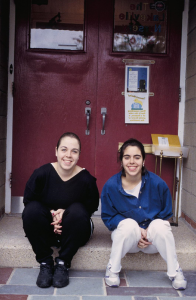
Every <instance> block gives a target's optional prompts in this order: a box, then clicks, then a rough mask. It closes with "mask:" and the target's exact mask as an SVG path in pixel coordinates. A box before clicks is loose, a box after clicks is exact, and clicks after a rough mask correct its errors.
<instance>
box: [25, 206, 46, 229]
mask: <svg viewBox="0 0 196 300" xmlns="http://www.w3.org/2000/svg"><path fill="white" fill-rule="evenodd" d="M44 218H46V219H48V220H49V222H52V216H51V214H50V211H49V209H48V208H47V207H46V206H45V205H43V204H42V203H41V202H38V201H31V202H29V203H28V204H27V205H26V206H25V208H24V210H23V213H22V219H23V225H24V226H25V225H27V226H28V225H30V224H34V225H38V224H40V223H42V222H43V219H44Z"/></svg>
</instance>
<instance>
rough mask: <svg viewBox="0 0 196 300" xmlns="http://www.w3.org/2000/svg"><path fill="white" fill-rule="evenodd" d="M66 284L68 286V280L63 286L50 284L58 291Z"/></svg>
mask: <svg viewBox="0 0 196 300" xmlns="http://www.w3.org/2000/svg"><path fill="white" fill-rule="evenodd" d="M68 284H69V280H68V281H67V282H66V283H65V284H64V285H58V284H52V286H53V287H55V288H59V289H60V288H63V287H65V286H67V285H68Z"/></svg>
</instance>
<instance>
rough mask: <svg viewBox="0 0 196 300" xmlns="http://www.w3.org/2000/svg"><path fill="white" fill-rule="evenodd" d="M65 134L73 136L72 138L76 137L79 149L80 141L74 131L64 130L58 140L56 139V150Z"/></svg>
mask: <svg viewBox="0 0 196 300" xmlns="http://www.w3.org/2000/svg"><path fill="white" fill-rule="evenodd" d="M67 136H69V137H71V138H74V139H76V140H77V141H78V143H79V148H80V149H79V150H80V151H81V142H80V139H79V137H78V136H77V134H75V133H73V132H65V133H63V134H62V135H61V137H60V138H59V140H58V142H57V146H56V147H57V150H58V148H59V145H60V143H61V140H62V139H63V138H64V137H67Z"/></svg>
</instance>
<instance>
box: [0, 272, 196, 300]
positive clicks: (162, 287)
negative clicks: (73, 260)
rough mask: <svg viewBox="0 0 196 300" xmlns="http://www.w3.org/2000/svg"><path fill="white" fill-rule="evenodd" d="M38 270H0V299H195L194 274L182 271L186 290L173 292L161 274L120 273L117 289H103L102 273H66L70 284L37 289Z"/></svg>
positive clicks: (168, 282) (165, 276) (164, 274)
mask: <svg viewBox="0 0 196 300" xmlns="http://www.w3.org/2000/svg"><path fill="white" fill-rule="evenodd" d="M38 272H39V269H36V268H0V300H60V299H62V300H63V299H64V300H66V299H67V300H68V299H70V300H104V299H105V300H107V299H108V300H110V299H114V300H118V299H119V300H120V299H121V300H122V299H124V298H126V299H130V300H177V299H181V300H185V299H186V300H196V271H195V272H193V271H186V272H184V274H185V276H186V278H187V280H188V287H187V289H186V290H185V291H181V292H179V291H176V290H174V289H173V288H172V287H171V282H170V280H169V279H168V277H167V275H166V273H165V272H162V271H126V270H125V271H122V272H121V286H120V287H119V288H110V287H107V286H106V285H105V283H104V279H103V277H104V272H103V271H75V270H70V284H69V285H68V286H67V287H65V288H61V289H57V288H53V287H50V288H47V289H41V288H38V287H37V286H36V284H35V281H36V278H37V275H38Z"/></svg>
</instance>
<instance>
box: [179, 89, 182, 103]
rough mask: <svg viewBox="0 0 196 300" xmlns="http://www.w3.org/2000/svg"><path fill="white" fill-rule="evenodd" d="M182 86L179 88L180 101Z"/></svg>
mask: <svg viewBox="0 0 196 300" xmlns="http://www.w3.org/2000/svg"><path fill="white" fill-rule="evenodd" d="M181 90H182V89H181V88H179V102H181Z"/></svg>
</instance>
